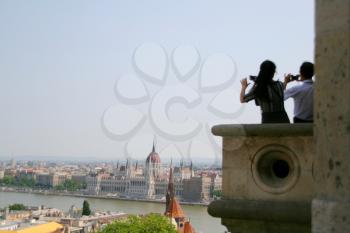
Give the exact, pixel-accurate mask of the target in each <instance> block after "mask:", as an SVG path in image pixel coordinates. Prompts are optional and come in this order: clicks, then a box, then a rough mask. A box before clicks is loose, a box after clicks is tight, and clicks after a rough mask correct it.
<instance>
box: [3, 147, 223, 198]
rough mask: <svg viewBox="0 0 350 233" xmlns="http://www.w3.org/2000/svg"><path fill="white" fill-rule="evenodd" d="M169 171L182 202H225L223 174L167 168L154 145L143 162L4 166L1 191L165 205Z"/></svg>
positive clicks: (178, 164)
mask: <svg viewBox="0 0 350 233" xmlns="http://www.w3.org/2000/svg"><path fill="white" fill-rule="evenodd" d="M170 167H173V173H174V192H175V196H176V197H177V198H178V199H179V200H180V202H188V203H192V204H193V203H197V204H207V203H209V202H210V201H211V200H213V199H215V198H219V197H220V196H221V180H222V177H221V168H218V167H210V166H205V165H201V166H199V165H197V166H196V164H193V162H192V161H191V160H183V159H182V160H180V161H170V163H163V162H162V161H161V156H160V155H159V154H158V153H157V151H156V148H155V145H153V147H152V150H151V151H150V153H149V154H148V156H145V160H144V161H134V160H131V159H126V160H125V161H115V162H91V163H87V162H81V163H80V162H78V161H76V162H74V163H70V162H52V161H23V160H22V161H16V160H15V159H11V160H7V161H0V185H1V190H2V191H16V192H33V193H46V194H60V195H61V194H64V195H77V196H94V197H101V198H102V197H103V198H119V199H130V200H145V201H164V200H165V194H166V191H167V185H168V178H169V171H170Z"/></svg>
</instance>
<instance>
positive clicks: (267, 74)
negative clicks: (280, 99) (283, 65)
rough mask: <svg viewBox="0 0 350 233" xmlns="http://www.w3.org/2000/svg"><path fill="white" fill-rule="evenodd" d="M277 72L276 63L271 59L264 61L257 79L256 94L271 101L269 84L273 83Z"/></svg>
mask: <svg viewBox="0 0 350 233" xmlns="http://www.w3.org/2000/svg"><path fill="white" fill-rule="evenodd" d="M275 72H276V65H275V63H273V62H272V61H270V60H266V61H263V63H261V65H260V71H259V74H258V77H257V79H256V89H255V95H256V97H257V98H259V99H262V100H265V101H270V97H269V94H268V90H267V85H269V84H271V83H272V78H273V76H274V75H275Z"/></svg>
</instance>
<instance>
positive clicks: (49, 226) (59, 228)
mask: <svg viewBox="0 0 350 233" xmlns="http://www.w3.org/2000/svg"><path fill="white" fill-rule="evenodd" d="M0 229H2V228H0ZM63 232H64V227H63V225H61V224H59V223H56V222H49V223H39V224H36V223H35V224H32V223H28V224H17V225H11V228H8V229H7V230H0V233H63Z"/></svg>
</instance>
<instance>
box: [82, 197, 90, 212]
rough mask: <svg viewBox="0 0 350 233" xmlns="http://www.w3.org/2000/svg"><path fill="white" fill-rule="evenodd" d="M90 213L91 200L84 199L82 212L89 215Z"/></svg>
mask: <svg viewBox="0 0 350 233" xmlns="http://www.w3.org/2000/svg"><path fill="white" fill-rule="evenodd" d="M90 214H91V210H90V204H89V202H87V200H84V202H83V213H82V215H87V216H89V215H90Z"/></svg>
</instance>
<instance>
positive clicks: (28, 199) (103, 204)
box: [0, 192, 226, 233]
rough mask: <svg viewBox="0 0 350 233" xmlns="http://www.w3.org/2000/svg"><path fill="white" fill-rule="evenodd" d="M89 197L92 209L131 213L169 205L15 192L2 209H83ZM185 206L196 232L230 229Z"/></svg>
mask: <svg viewBox="0 0 350 233" xmlns="http://www.w3.org/2000/svg"><path fill="white" fill-rule="evenodd" d="M85 199H86V200H88V202H89V203H90V207H91V209H92V210H101V211H108V210H110V211H120V212H124V213H127V214H144V213H151V212H152V213H163V212H164V210H165V204H161V203H152V202H137V201H125V200H114V199H113V200H111V199H97V198H81V197H71V196H53V195H41V194H31V193H12V192H0V208H4V207H5V206H7V205H9V204H13V203H23V204H25V205H28V206H39V205H45V206H47V207H54V208H58V209H61V210H64V211H68V209H69V208H70V206H72V205H75V206H77V207H79V208H81V207H82V205H83V201H84V200H85ZM182 208H183V210H184V212H185V214H186V215H187V217H189V218H190V220H191V223H192V225H193V227H194V228H195V229H196V232H198V233H223V232H225V231H226V228H225V227H224V226H222V225H221V224H220V220H221V219H219V218H213V217H211V216H210V215H209V214H208V212H207V207H205V206H189V205H182Z"/></svg>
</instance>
